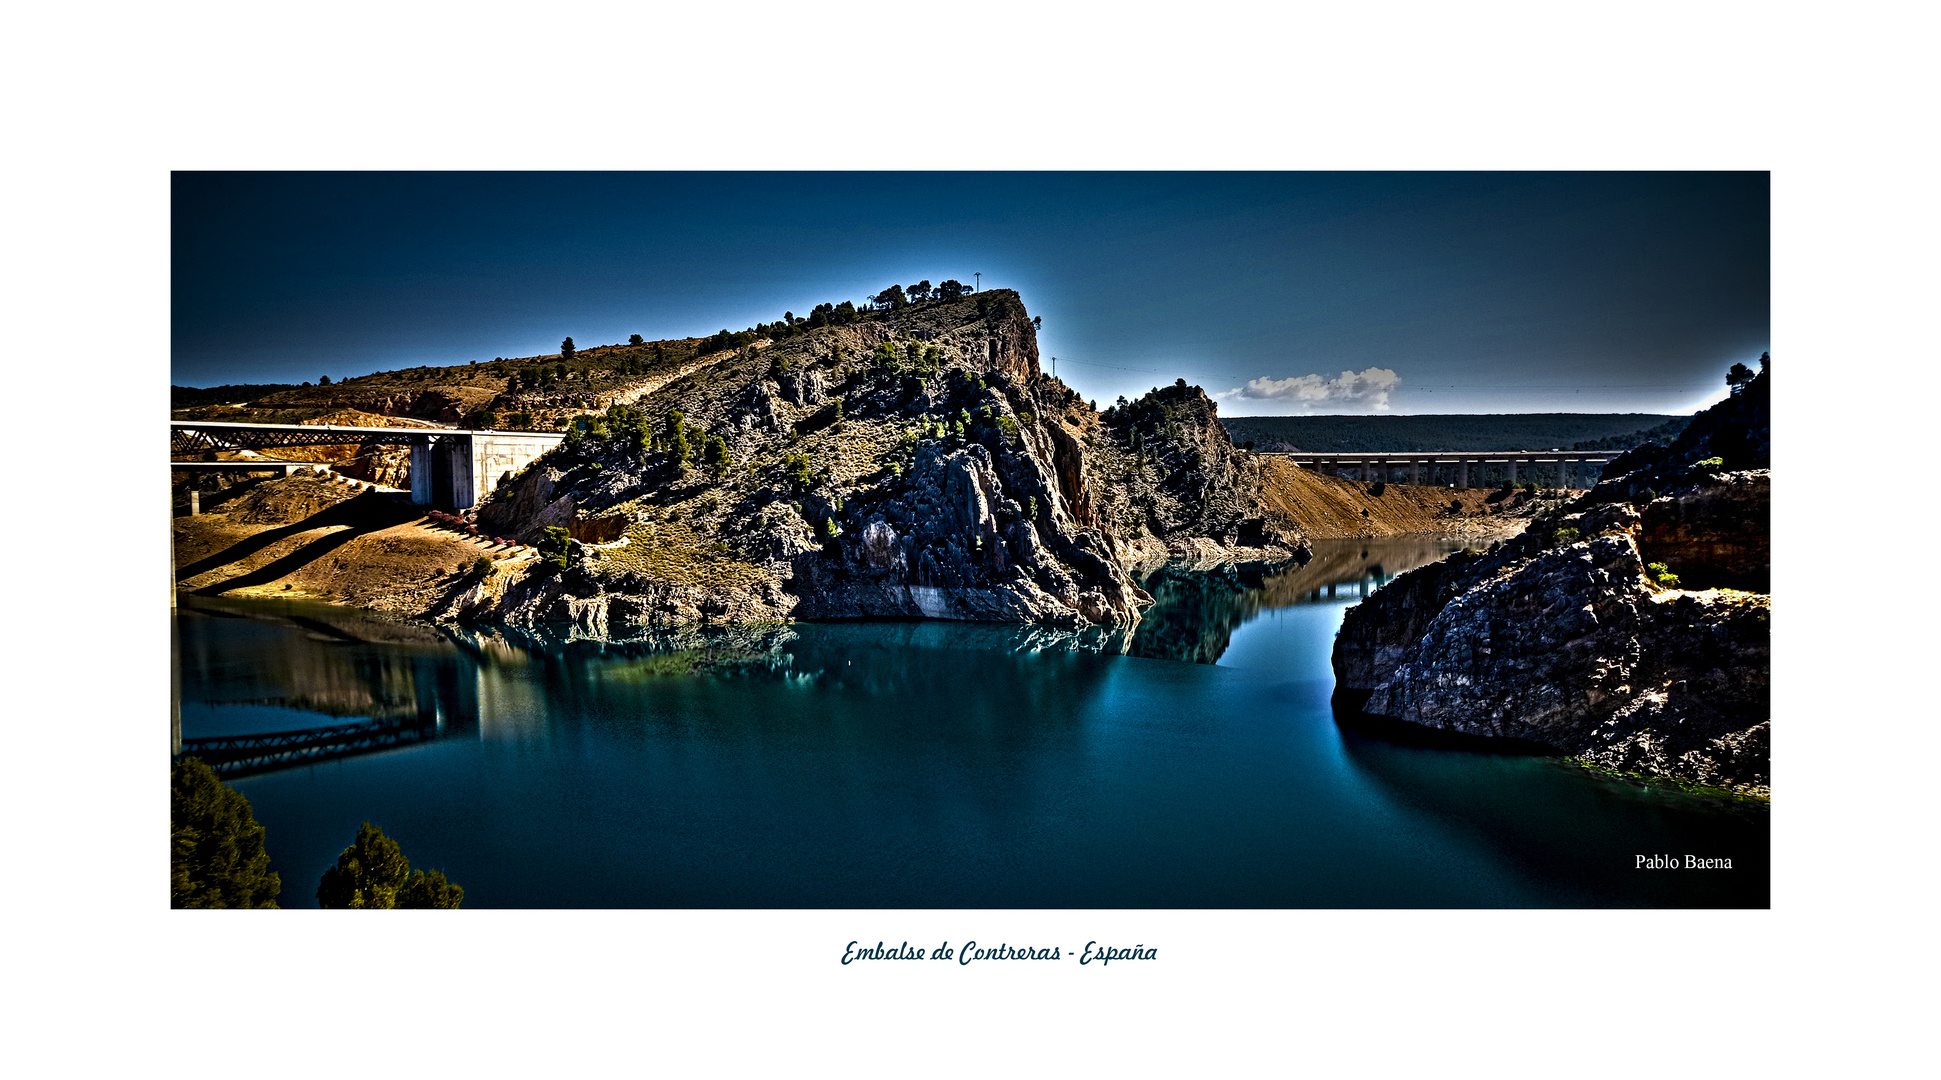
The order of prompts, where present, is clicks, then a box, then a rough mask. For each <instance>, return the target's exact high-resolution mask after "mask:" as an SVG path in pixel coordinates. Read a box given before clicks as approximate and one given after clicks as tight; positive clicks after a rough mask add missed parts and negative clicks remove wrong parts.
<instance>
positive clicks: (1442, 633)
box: [1334, 375, 1771, 793]
mask: <svg viewBox="0 0 1941 1080" xmlns="http://www.w3.org/2000/svg"><path fill="white" fill-rule="evenodd" d="M1755 393H1756V394H1757V395H1758V397H1757V398H1752V395H1754V394H1755ZM1765 393H1766V388H1765V376H1764V375H1761V376H1760V377H1759V379H1757V380H1755V384H1754V385H1753V386H1751V387H1748V388H1747V390H1746V392H1745V393H1744V394H1741V395H1739V396H1737V397H1734V398H1733V399H1731V400H1730V401H1728V402H1726V403H1725V404H1724V405H1722V406H1718V407H1715V408H1714V409H1713V410H1709V411H1708V413H1706V414H1701V415H1700V416H1699V417H1697V418H1695V419H1694V421H1693V424H1692V426H1691V428H1688V429H1687V433H1686V436H1685V437H1684V438H1681V440H1680V445H1674V446H1673V447H1672V448H1670V450H1668V451H1662V450H1661V451H1656V452H1651V451H1647V452H1645V453H1641V454H1627V455H1625V456H1624V457H1623V458H1620V459H1619V460H1618V461H1617V462H1614V463H1613V466H1612V468H1611V469H1607V471H1606V473H1607V479H1606V480H1605V481H1604V482H1602V483H1600V484H1599V485H1598V486H1597V487H1596V488H1595V489H1593V490H1592V492H1591V493H1589V494H1588V495H1586V496H1584V497H1583V498H1581V499H1578V500H1576V501H1575V502H1573V503H1571V504H1569V505H1567V506H1565V507H1563V508H1562V509H1561V510H1560V511H1559V512H1556V513H1554V514H1550V515H1546V516H1544V517H1541V518H1539V519H1537V520H1536V521H1535V522H1533V523H1532V524H1531V525H1530V527H1529V528H1528V529H1526V530H1525V531H1524V533H1523V534H1522V535H1520V536H1518V537H1516V538H1515V539H1513V540H1510V541H1508V542H1506V543H1502V544H1500V545H1497V546H1495V547H1494V548H1493V549H1492V550H1490V551H1489V552H1487V553H1470V554H1458V555H1455V556H1452V557H1450V558H1449V559H1447V560H1445V561H1443V562H1441V563H1437V564H1435V565H1433V566H1428V567H1423V568H1421V569H1418V570H1415V571H1411V572H1410V573H1408V574H1404V575H1402V576H1401V577H1399V578H1397V579H1396V580H1395V581H1393V582H1392V583H1390V584H1389V585H1388V586H1387V587H1386V588H1384V589H1382V590H1381V591H1380V592H1378V593H1377V594H1375V595H1374V596H1373V597H1371V598H1369V599H1368V600H1367V601H1366V602H1364V603H1362V604H1360V605H1358V606H1357V607H1355V608H1353V609H1350V611H1349V612H1348V614H1347V616H1346V618H1345V619H1344V622H1343V625H1342V629H1341V632H1340V634H1339V636H1338V637H1337V638H1336V641H1335V649H1334V669H1335V677H1336V685H1337V703H1338V705H1340V706H1341V708H1342V711H1343V713H1344V715H1345V716H1348V717H1351V718H1352V717H1355V716H1357V715H1360V716H1370V717H1380V718H1386V719H1389V720H1397V721H1403V722H1406V723H1409V724H1414V725H1419V726H1420V727H1424V728H1431V729H1436V730H1441V731H1446V732H1454V733H1460V734H1464V735H1475V736H1486V737H1491V738H1509V739H1518V740H1524V741H1528V742H1533V743H1539V744H1542V745H1544V746H1548V747H1552V748H1555V749H1557V750H1560V751H1563V752H1565V753H1568V754H1572V755H1575V756H1578V757H1580V758H1582V759H1584V760H1586V761H1588V762H1591V763H1594V764H1597V765H1601V766H1605V767H1608V768H1612V769H1617V770H1620V771H1625V772H1636V773H1645V774H1651V775H1660V776H1670V777H1676V778H1679V779H1682V780H1687V781H1691V782H1695V783H1700V784H1706V785H1715V786H1720V787H1729V788H1737V789H1741V790H1747V791H1752V792H1756V793H1757V792H1764V791H1766V790H1768V789H1769V785H1770V783H1771V778H1770V775H1769V770H1768V755H1767V745H1768V735H1769V732H1770V715H1771V709H1770V688H1769V672H1770V647H1769V641H1770V617H1771V597H1770V596H1769V595H1768V594H1767V591H1766V590H1767V589H1768V588H1769V584H1768V583H1769V580H1770V574H1769V571H1768V563H1767V555H1766V553H1767V550H1768V546H1769V543H1768V524H1767V523H1768V517H1769V510H1768V502H1767V499H1768V492H1769V490H1770V477H1771V474H1770V472H1769V471H1768V469H1767V468H1765V465H1766V461H1765V460H1764V459H1763V458H1762V456H1761V455H1762V454H1763V453H1764V452H1765V450H1764V448H1765V447H1766V446H1767V445H1768V443H1769V435H1768V426H1769V420H1768V419H1767V413H1766V411H1765V409H1764V407H1763V401H1764V400H1765ZM1748 399H1750V400H1748ZM1726 447H1729V448H1732V453H1733V454H1734V455H1736V456H1735V457H1734V459H1733V460H1731V461H1729V462H1728V461H1727V460H1726V459H1725V457H1724V455H1722V454H1720V453H1719V452H1718V451H1719V450H1720V449H1721V448H1726ZM1748 448H1750V449H1748ZM1627 459H1628V460H1627ZM1728 465H1734V466H1738V467H1737V468H1729V467H1728Z"/></svg>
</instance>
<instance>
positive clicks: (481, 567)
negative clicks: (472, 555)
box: [472, 555, 492, 577]
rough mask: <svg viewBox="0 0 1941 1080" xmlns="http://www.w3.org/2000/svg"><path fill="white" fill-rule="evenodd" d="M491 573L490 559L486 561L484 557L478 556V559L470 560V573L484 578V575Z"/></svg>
mask: <svg viewBox="0 0 1941 1080" xmlns="http://www.w3.org/2000/svg"><path fill="white" fill-rule="evenodd" d="M491 572H492V560H491V559H488V558H486V557H485V556H483V555H480V556H479V557H478V558H476V559H473V560H472V573H474V574H477V575H478V576H479V577H484V576H485V575H487V574H490V573H491Z"/></svg>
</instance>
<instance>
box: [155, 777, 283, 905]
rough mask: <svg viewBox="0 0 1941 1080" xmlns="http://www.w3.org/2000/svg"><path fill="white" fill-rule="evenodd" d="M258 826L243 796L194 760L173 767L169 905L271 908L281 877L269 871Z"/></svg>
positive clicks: (261, 832) (171, 782)
mask: <svg viewBox="0 0 1941 1080" xmlns="http://www.w3.org/2000/svg"><path fill="white" fill-rule="evenodd" d="M263 832H264V830H263V827H262V826H261V825H258V824H257V823H256V816H255V814H253V813H252V812H251V811H250V808H249V800H248V799H246V798H244V797H243V793H242V792H240V791H237V790H236V789H235V788H232V787H230V786H229V785H227V784H225V783H223V782H222V781H221V780H219V779H217V778H216V772H215V770H214V769H211V768H210V767H209V766H207V765H204V764H203V763H202V762H201V761H200V760H198V759H196V758H186V759H184V760H182V761H180V762H177V763H176V765H175V769H174V773H173V776H172V777H171V781H170V790H169V906H171V907H178V908H273V907H275V906H276V897H277V894H278V893H281V892H282V891H283V879H282V877H281V876H280V875H278V874H275V873H272V872H271V871H270V856H269V853H268V852H266V851H265V850H263Z"/></svg>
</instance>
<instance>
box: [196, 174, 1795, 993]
mask: <svg viewBox="0 0 1941 1080" xmlns="http://www.w3.org/2000/svg"><path fill="white" fill-rule="evenodd" d="M171 213H172V215H173V242H172V267H173V269H172V286H173V316H174V318H173V349H172V357H171V373H170V378H171V383H172V384H173V385H172V391H171V397H172V400H171V402H170V409H171V414H170V421H169V425H170V439H171V447H170V448H171V464H170V470H171V499H172V506H173V511H172V518H171V543H172V559H173V563H172V566H173V579H174V586H175V588H174V595H173V603H174V611H173V619H172V624H173V638H172V643H171V648H172V651H173V663H172V668H173V672H174V690H173V696H174V701H173V702H172V713H173V715H172V718H171V720H172V723H171V739H170V753H171V759H172V768H173V777H174V779H173V788H172V791H173V815H174V820H173V835H174V840H173V846H172V892H171V896H172V903H173V904H174V905H175V906H178V907H232V906H244V907H261V906H269V905H275V906H281V907H315V906H324V907H446V908H450V907H460V906H462V907H464V908H467V909H475V908H525V909H534V908H538V909H554V908H623V909H642V908H646V909H662V908H679V909H782V910H798V909H897V910H908V909H986V910H1009V909H1059V910H1075V909H1088V910H1091V909H1397V908H1404V909H1423V908H1427V909H1448V908H1639V907H1643V908H1713V907H1725V908H1765V907H1767V906H1769V905H1770V903H1771V885H1770V882H1771V861H1770V823H1769V818H1770V799H1771V776H1770V767H1769V760H1768V744H1769V731H1770V719H1771V713H1770V692H1769V674H1770V659H1769V656H1770V649H1769V644H1768V643H1769V612H1770V593H1771V574H1770V570H1769V555H1768V548H1769V541H1768V536H1769V532H1770V529H1769V525H1768V520H1769V511H1768V493H1769V478H1770V469H1771V461H1770V437H1771V423H1770V408H1769V405H1768V401H1769V393H1768V379H1769V373H1768V368H1769V365H1770V348H1771V344H1770V340H1769V339H1770V316H1771V310H1770V309H1771V304H1770V298H1769V284H1768V277H1769V273H1770V235H1769V224H1768V222H1769V216H1770V197H1769V177H1768V175H1767V174H1766V173H1763V172H1671V173H1665V172H1635V173H1578V172H1555V173H1489V172H1464V173H1328V172H1220V173H1210V172H1209V173H1196V172H1174V173H1128V172H1097V173H1065V172H1045V173H1004V172H994V173H985V172H966V173H948V172H946V173H881V172H853V173H706V172H658V173H625V172H622V173H478V172H453V173H370V172H338V173H289V172H251V173H217V172H178V173H175V174H174V176H173V180H172V205H171ZM879 944H881V946H882V947H881V948H880V949H877V950H876V952H875V953H874V954H873V955H870V956H869V957H868V958H869V959H880V958H882V957H883V955H884V954H885V953H886V952H887V953H888V954H890V955H897V954H898V950H906V951H907V950H909V949H911V948H913V947H924V948H932V947H934V945H933V943H930V942H927V941H926V942H922V943H916V942H902V943H899V942H895V941H890V942H887V943H886V944H883V943H879V942H876V941H869V942H861V943H860V944H857V949H858V950H861V951H862V952H868V951H869V950H871V948H872V947H875V946H878V945H879ZM1125 944H1127V945H1132V946H1137V947H1135V948H1131V949H1129V950H1128V951H1129V953H1130V956H1128V957H1121V958H1124V959H1131V960H1135V961H1136V960H1138V959H1140V957H1139V956H1138V955H1137V954H1138V953H1139V951H1140V949H1142V948H1144V946H1143V945H1141V944H1140V943H1137V942H1132V943H1125ZM1096 945H1097V943H1091V944H1089V945H1084V946H1083V947H1084V948H1085V949H1086V950H1088V951H1089V950H1090V949H1092V948H1093V947H1094V946H1096ZM1109 945H1110V947H1114V948H1117V947H1119V946H1120V945H1121V943H1118V942H1112V943H1109ZM1080 946H1081V943H1079V942H1076V941H1064V940H1056V941H1037V940H1032V941H1008V942H1003V943H999V942H995V941H992V942H985V943H982V944H981V945H978V946H977V947H978V948H982V949H991V948H993V947H1001V948H1002V949H1004V950H1005V953H1003V954H1001V955H1006V956H1008V955H1009V953H1010V952H1011V951H1014V950H1025V951H1028V952H1031V953H1032V954H1034V957H1035V955H1036V954H1037V953H1039V952H1044V953H1047V954H1049V953H1052V952H1055V953H1056V954H1057V958H1058V959H1060V960H1064V959H1067V958H1070V957H1071V953H1072V952H1074V951H1078V950H1079V948H1080ZM1100 947H1101V948H1103V947H1104V946H1100Z"/></svg>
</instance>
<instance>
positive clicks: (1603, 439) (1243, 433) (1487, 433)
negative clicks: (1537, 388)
mask: <svg viewBox="0 0 1941 1080" xmlns="http://www.w3.org/2000/svg"><path fill="white" fill-rule="evenodd" d="M1690 421H1691V417H1689V416H1668V415H1665V414H1661V413H1488V414H1480V415H1479V414H1471V413H1429V414H1423V415H1419V416H1236V417H1230V418H1226V419H1223V420H1222V421H1221V423H1223V424H1225V425H1226V429H1227V432H1228V434H1230V435H1232V436H1233V441H1234V442H1235V443H1237V444H1241V445H1245V444H1247V443H1250V442H1251V443H1252V444H1253V447H1254V449H1257V450H1305V451H1309V452H1317V453H1318V452H1334V453H1353V452H1356V451H1364V452H1370V453H1377V452H1382V451H1404V450H1550V449H1553V448H1555V449H1565V450H1628V449H1630V448H1631V447H1634V446H1638V445H1641V444H1643V443H1646V442H1656V443H1660V444H1666V443H1670V442H1671V441H1672V440H1673V439H1675V438H1677V437H1678V434H1679V432H1681V431H1683V430H1684V429H1685V425H1686V424H1687V423H1689V422H1690Z"/></svg>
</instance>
